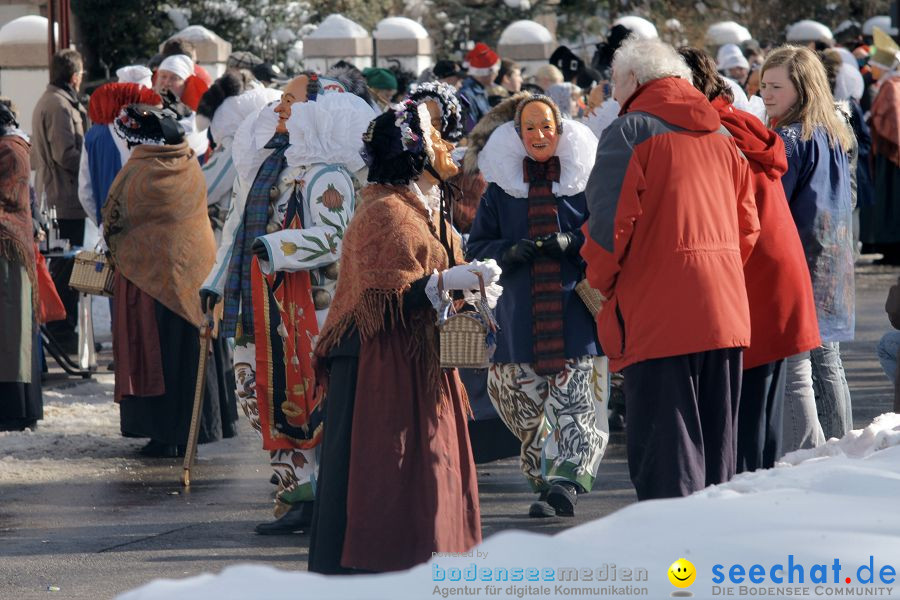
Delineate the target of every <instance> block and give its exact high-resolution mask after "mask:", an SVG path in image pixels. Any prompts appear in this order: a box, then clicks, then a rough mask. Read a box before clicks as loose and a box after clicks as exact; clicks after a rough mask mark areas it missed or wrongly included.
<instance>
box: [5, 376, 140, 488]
mask: <svg viewBox="0 0 900 600" xmlns="http://www.w3.org/2000/svg"><path fill="white" fill-rule="evenodd" d="M142 443H143V442H142V441H141V440H134V439H128V438H123V437H122V436H121V434H120V433H119V405H118V404H116V403H115V402H113V375H112V373H108V374H107V373H100V374H97V375H95V376H94V378H93V379H92V380H90V381H84V382H82V381H77V382H71V384H70V385H69V386H68V387H57V388H54V389H48V390H44V420H42V421H40V422H39V423H38V426H37V429H36V430H35V431H31V430H26V431H24V432H0V483H10V482H20V481H28V482H29V483H37V482H43V481H65V480H76V479H83V478H85V477H102V476H106V475H108V474H109V473H112V472H116V471H122V470H125V471H127V470H130V469H132V468H135V467H139V466H140V462H139V461H137V460H131V459H127V458H122V457H123V456H130V455H134V451H135V449H136V448H137V447H139V446H140V445H141V444H142Z"/></svg>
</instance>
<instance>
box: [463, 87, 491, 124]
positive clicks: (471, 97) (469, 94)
mask: <svg viewBox="0 0 900 600" xmlns="http://www.w3.org/2000/svg"><path fill="white" fill-rule="evenodd" d="M459 96H460V98H461V99H462V100H463V101H464V103H465V105H466V111H465V114H466V118H465V122H464V123H463V130H464V131H465V133H466V134H468V133H469V132H470V131H472V129H473V128H474V127H475V126H476V125H477V124H478V121H480V120H481V119H482V118H483V117H484V115H486V114H488V113H489V112H491V104H490V102H488V97H487V91H486V90H485V89H484V86H483V85H481V84H480V83H478V82H477V81H475V80H474V79H472V78H471V77H466V79H464V80H463V83H462V86H461V87H460V88H459Z"/></svg>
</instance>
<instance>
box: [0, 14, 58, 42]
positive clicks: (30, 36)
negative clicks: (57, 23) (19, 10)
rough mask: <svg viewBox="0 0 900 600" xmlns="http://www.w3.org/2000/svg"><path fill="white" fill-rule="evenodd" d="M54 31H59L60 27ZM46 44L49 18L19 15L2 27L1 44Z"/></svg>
mask: <svg viewBox="0 0 900 600" xmlns="http://www.w3.org/2000/svg"><path fill="white" fill-rule="evenodd" d="M54 31H56V32H58V31H59V27H55V29H54ZM37 43H41V44H46V43H47V19H46V18H45V17H39V16H37V15H28V16H26V17H19V18H18V19H14V20H12V21H10V22H9V23H7V24H6V25H4V26H3V27H0V44H37Z"/></svg>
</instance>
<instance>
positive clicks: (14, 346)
mask: <svg viewBox="0 0 900 600" xmlns="http://www.w3.org/2000/svg"><path fill="white" fill-rule="evenodd" d="M30 147H31V146H30V145H29V143H28V141H27V138H26V137H25V134H24V133H22V132H21V131H20V130H19V129H18V123H16V120H15V117H14V116H13V113H12V111H11V110H10V109H9V108H8V107H7V106H6V105H4V104H0V431H7V430H21V429H25V428H26V427H34V425H35V423H36V422H37V421H38V420H40V419H41V418H43V402H42V399H41V364H40V354H39V348H40V346H39V345H40V338H39V337H37V324H36V321H35V311H34V308H35V307H36V306H37V305H36V302H35V299H36V289H37V288H36V285H37V282H36V281H35V256H34V227H33V225H32V221H31V204H30V202H29V187H28V176H29V174H30V171H31V166H30V163H29V160H28V153H29V149H30Z"/></svg>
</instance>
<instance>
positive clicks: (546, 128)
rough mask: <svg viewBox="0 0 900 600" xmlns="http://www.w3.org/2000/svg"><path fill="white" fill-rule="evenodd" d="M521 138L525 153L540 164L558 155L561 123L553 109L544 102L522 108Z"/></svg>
mask: <svg viewBox="0 0 900 600" xmlns="http://www.w3.org/2000/svg"><path fill="white" fill-rule="evenodd" d="M519 136H520V137H521V138H522V144H523V145H524V146H525V152H527V153H528V156H530V157H531V158H532V159H534V160H536V161H538V162H545V161H547V160H549V159H550V158H551V157H553V156H555V155H556V148H557V146H559V123H558V122H557V120H556V115H555V114H554V112H553V109H552V108H551V107H550V106H549V105H547V104H546V103H544V102H540V101H534V102H529V103H528V104H526V105H525V106H524V107H523V108H522V114H521V121H520V126H519Z"/></svg>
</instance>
